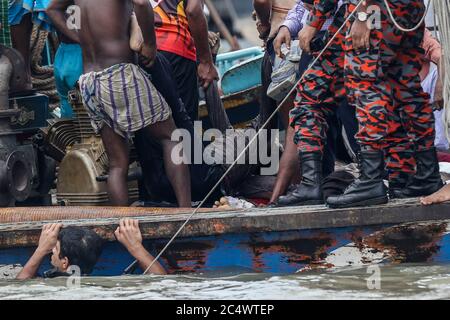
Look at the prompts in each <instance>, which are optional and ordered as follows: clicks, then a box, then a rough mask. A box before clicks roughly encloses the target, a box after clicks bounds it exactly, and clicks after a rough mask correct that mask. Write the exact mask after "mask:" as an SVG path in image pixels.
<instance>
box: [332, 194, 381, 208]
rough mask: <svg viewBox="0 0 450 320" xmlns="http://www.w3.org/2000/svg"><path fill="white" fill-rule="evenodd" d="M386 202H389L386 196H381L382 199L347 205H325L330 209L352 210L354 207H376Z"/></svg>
mask: <svg viewBox="0 0 450 320" xmlns="http://www.w3.org/2000/svg"><path fill="white" fill-rule="evenodd" d="M388 202H389V198H388V197H387V196H383V197H379V198H373V199H368V200H364V201H359V202H355V203H348V204H342V205H339V204H330V203H327V205H328V207H330V208H331V209H345V208H354V207H369V206H376V205H380V204H386V203H388Z"/></svg>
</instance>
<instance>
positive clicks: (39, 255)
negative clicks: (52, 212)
mask: <svg viewBox="0 0 450 320" xmlns="http://www.w3.org/2000/svg"><path fill="white" fill-rule="evenodd" d="M61 227H62V224H60V223H54V224H47V225H45V226H44V227H43V228H42V233H41V237H40V238H39V245H38V247H37V249H36V251H35V252H34V254H33V255H32V256H31V258H30V260H29V261H28V262H27V264H26V265H25V267H23V269H22V271H20V273H19V274H18V275H17V277H16V279H17V280H27V279H32V278H34V277H35V276H36V273H37V271H38V270H39V267H40V265H41V263H42V260H44V258H45V257H46V256H47V255H48V254H49V253H51V252H52V250H53V248H54V247H55V246H56V242H57V241H58V234H59V230H61Z"/></svg>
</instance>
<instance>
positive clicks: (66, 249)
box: [16, 223, 103, 280]
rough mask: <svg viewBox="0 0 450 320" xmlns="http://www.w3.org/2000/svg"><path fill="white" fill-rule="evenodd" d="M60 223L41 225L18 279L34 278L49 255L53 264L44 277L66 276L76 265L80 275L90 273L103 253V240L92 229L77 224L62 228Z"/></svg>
mask: <svg viewBox="0 0 450 320" xmlns="http://www.w3.org/2000/svg"><path fill="white" fill-rule="evenodd" d="M61 228H62V224H61V223H52V224H47V225H45V226H44V227H43V228H42V233H41V237H40V238H39V245H38V247H37V249H36V251H35V252H34V254H33V256H32V257H31V258H30V260H29V261H28V262H27V264H26V265H25V267H24V268H23V269H22V271H21V272H20V273H19V274H18V275H17V277H16V279H17V280H27V279H31V278H34V277H35V276H36V274H37V271H38V269H39V267H40V266H41V264H42V261H43V260H44V259H45V258H46V257H47V256H48V255H49V254H50V253H52V256H51V264H52V266H53V267H54V269H53V270H51V271H50V272H46V273H45V276H46V277H51V278H53V277H56V276H68V275H70V270H71V268H70V267H71V266H78V267H79V268H80V272H81V275H88V274H90V273H91V272H92V271H93V269H94V266H95V264H96V263H97V260H98V258H99V257H100V255H101V253H102V247H103V241H102V239H101V238H100V236H98V235H97V234H96V233H95V232H94V231H92V230H89V229H84V228H79V227H68V228H65V229H64V230H61Z"/></svg>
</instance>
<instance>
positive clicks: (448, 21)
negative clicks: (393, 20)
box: [434, 0, 450, 138]
mask: <svg viewBox="0 0 450 320" xmlns="http://www.w3.org/2000/svg"><path fill="white" fill-rule="evenodd" d="M434 13H435V15H436V17H437V20H438V23H439V38H440V40H441V46H442V51H443V53H444V54H443V55H442V57H441V59H442V60H441V64H442V67H443V69H444V70H445V72H444V75H442V74H441V77H442V83H443V86H444V88H443V89H444V90H443V93H444V110H445V111H444V119H445V122H444V123H445V124H446V133H447V137H448V138H450V132H449V127H450V3H449V2H448V1H447V0H437V1H434Z"/></svg>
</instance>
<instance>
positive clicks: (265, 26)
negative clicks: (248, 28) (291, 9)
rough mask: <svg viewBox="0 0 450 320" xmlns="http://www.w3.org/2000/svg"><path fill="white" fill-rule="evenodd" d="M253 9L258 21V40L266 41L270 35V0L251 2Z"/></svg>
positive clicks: (254, 0)
mask: <svg viewBox="0 0 450 320" xmlns="http://www.w3.org/2000/svg"><path fill="white" fill-rule="evenodd" d="M253 8H254V9H255V12H256V16H257V17H258V19H259V23H258V25H257V28H258V32H259V38H260V39H263V40H266V39H267V37H268V36H269V34H270V28H271V24H270V18H271V16H272V0H253Z"/></svg>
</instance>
